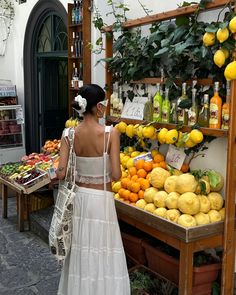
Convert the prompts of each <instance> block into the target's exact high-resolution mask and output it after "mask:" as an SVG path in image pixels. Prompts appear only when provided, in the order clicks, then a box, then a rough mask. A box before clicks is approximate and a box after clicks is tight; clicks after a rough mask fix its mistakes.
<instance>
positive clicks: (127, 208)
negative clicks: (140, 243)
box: [115, 200, 224, 295]
mask: <svg viewBox="0 0 236 295" xmlns="http://www.w3.org/2000/svg"><path fill="white" fill-rule="evenodd" d="M115 204H116V210H117V215H118V218H119V219H120V220H122V221H124V222H126V223H128V224H130V225H132V226H134V227H136V228H138V229H140V230H142V231H143V232H145V233H147V234H149V235H151V236H152V237H154V238H157V239H159V240H161V241H163V242H164V243H166V244H168V245H170V246H172V247H174V248H176V249H178V250H179V251H180V265H179V294H181V295H191V294H192V280H193V254H194V252H198V251H201V250H204V249H209V248H214V247H218V246H221V247H222V246H223V230H224V222H216V223H212V224H209V225H204V226H197V227H192V228H184V227H181V226H179V225H177V224H175V223H172V222H169V221H168V220H165V219H163V218H160V217H156V216H154V215H153V214H151V213H148V212H146V211H144V210H141V209H139V208H137V207H134V206H132V205H127V204H126V203H124V202H121V201H119V200H116V201H115Z"/></svg>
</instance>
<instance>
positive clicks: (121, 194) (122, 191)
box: [118, 188, 125, 198]
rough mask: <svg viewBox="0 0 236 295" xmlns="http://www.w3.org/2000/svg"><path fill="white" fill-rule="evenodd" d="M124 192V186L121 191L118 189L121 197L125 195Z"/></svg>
mask: <svg viewBox="0 0 236 295" xmlns="http://www.w3.org/2000/svg"><path fill="white" fill-rule="evenodd" d="M124 192H125V189H124V188H120V189H119V191H118V194H119V196H120V197H121V198H123V197H124Z"/></svg>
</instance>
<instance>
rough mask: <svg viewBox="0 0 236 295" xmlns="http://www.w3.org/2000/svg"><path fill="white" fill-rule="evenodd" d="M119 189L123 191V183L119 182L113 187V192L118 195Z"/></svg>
mask: <svg viewBox="0 0 236 295" xmlns="http://www.w3.org/2000/svg"><path fill="white" fill-rule="evenodd" d="M119 189H121V182H120V181H117V182H115V183H114V184H113V185H112V191H113V192H114V193H118V191H119Z"/></svg>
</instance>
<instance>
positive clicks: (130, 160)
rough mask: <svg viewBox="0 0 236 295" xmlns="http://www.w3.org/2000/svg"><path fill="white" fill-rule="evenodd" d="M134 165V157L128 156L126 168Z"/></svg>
mask: <svg viewBox="0 0 236 295" xmlns="http://www.w3.org/2000/svg"><path fill="white" fill-rule="evenodd" d="M133 166H134V159H133V158H130V159H129V160H128V161H127V163H126V167H127V168H131V167H133Z"/></svg>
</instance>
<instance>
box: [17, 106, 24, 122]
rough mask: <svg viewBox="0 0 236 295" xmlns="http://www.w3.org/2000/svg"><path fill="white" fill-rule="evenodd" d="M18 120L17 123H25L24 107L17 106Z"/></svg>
mask: <svg viewBox="0 0 236 295" xmlns="http://www.w3.org/2000/svg"><path fill="white" fill-rule="evenodd" d="M16 120H17V124H24V115H23V109H22V107H18V108H16Z"/></svg>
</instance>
